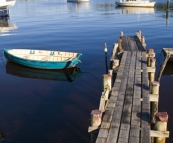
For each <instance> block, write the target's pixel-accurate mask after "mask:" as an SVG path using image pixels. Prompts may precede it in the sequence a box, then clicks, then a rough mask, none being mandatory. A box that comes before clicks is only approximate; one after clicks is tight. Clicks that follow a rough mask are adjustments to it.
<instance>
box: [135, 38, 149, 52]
mask: <svg viewBox="0 0 173 143" xmlns="http://www.w3.org/2000/svg"><path fill="white" fill-rule="evenodd" d="M134 39H135V41H136V44H137V46H138V50H139V51H146V50H145V48H144V47H143V46H142V44H141V42H140V41H139V38H138V37H137V36H134Z"/></svg>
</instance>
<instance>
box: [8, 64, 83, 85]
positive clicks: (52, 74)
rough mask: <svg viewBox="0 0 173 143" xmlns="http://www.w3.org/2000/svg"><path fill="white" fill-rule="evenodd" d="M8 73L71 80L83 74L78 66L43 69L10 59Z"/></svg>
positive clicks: (37, 77) (25, 76)
mask: <svg viewBox="0 0 173 143" xmlns="http://www.w3.org/2000/svg"><path fill="white" fill-rule="evenodd" d="M6 73H7V74H11V75H15V76H19V77H24V78H36V79H45V80H56V81H69V82H73V81H75V80H76V79H77V78H78V77H79V76H80V75H81V74H82V72H81V70H80V69H79V68H77V67H73V68H69V69H62V70H42V69H34V68H30V67H25V66H22V65H18V64H15V63H12V62H9V61H8V62H7V63H6Z"/></svg>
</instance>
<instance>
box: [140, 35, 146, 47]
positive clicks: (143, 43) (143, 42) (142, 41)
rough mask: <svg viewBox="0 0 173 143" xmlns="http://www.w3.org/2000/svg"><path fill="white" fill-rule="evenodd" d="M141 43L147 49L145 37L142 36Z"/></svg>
mask: <svg viewBox="0 0 173 143" xmlns="http://www.w3.org/2000/svg"><path fill="white" fill-rule="evenodd" d="M141 43H142V46H143V47H144V48H145V47H146V43H145V37H144V36H141Z"/></svg>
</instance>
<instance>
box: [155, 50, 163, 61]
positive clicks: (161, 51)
mask: <svg viewBox="0 0 173 143" xmlns="http://www.w3.org/2000/svg"><path fill="white" fill-rule="evenodd" d="M162 53H163V51H161V53H160V55H159V57H158V58H156V60H159V59H160V57H161V55H162Z"/></svg>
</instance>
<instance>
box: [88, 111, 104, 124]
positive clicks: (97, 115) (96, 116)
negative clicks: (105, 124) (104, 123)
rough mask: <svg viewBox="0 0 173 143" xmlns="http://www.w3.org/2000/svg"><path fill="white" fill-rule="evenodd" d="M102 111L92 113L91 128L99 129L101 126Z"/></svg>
mask: <svg viewBox="0 0 173 143" xmlns="http://www.w3.org/2000/svg"><path fill="white" fill-rule="evenodd" d="M101 117H102V111H100V110H92V111H91V126H94V127H98V126H99V125H100V124H101Z"/></svg>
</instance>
